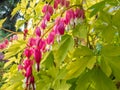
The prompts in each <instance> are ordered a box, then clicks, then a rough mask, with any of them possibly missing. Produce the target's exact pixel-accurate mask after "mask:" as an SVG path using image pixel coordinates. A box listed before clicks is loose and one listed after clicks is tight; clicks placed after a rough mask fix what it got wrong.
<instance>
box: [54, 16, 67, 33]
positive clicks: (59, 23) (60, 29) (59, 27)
mask: <svg viewBox="0 0 120 90" xmlns="http://www.w3.org/2000/svg"><path fill="white" fill-rule="evenodd" d="M55 24H56V25H55V26H54V31H55V33H57V34H58V35H63V34H64V31H65V25H64V21H63V19H62V18H58V19H56V21H55Z"/></svg>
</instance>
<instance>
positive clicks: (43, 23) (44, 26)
mask: <svg viewBox="0 0 120 90" xmlns="http://www.w3.org/2000/svg"><path fill="white" fill-rule="evenodd" d="M46 26H47V25H46V20H45V19H43V20H42V22H41V28H42V29H45V28H46Z"/></svg>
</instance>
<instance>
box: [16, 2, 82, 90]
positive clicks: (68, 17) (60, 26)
mask: <svg viewBox="0 0 120 90" xmlns="http://www.w3.org/2000/svg"><path fill="white" fill-rule="evenodd" d="M58 4H60V5H62V6H66V7H68V6H69V1H67V0H54V9H57V7H58ZM54 9H53V7H52V6H50V5H49V4H46V5H45V6H44V7H43V9H42V12H43V13H44V17H43V19H42V21H41V23H40V26H37V27H36V28H35V36H34V37H31V38H30V39H29V40H28V44H27V47H26V48H25V50H24V53H23V54H24V56H25V57H26V58H25V59H24V60H23V63H22V64H21V65H19V67H18V69H19V70H22V73H23V75H24V76H25V84H26V89H28V88H32V89H33V90H35V80H34V76H33V73H32V70H33V69H32V68H33V65H36V70H37V71H39V70H40V62H41V60H42V55H43V53H45V52H46V51H49V50H51V47H52V44H53V43H54V41H55V38H56V37H57V41H58V42H59V41H60V37H61V36H62V35H63V34H64V33H65V30H66V29H68V27H69V26H70V25H71V26H73V25H74V26H75V25H77V24H78V23H79V20H82V19H84V10H82V9H80V8H76V9H75V10H74V9H69V10H67V11H66V13H65V16H64V17H58V18H57V19H56V20H55V23H54V26H53V28H52V29H51V31H50V33H49V34H48V37H45V38H44V37H43V35H44V34H43V33H42V32H43V30H44V29H45V28H46V27H47V22H48V21H50V17H51V16H52V14H53V13H54ZM69 29H70V28H69ZM24 36H26V35H24ZM31 86H32V87H31ZM28 90H29V89H28Z"/></svg>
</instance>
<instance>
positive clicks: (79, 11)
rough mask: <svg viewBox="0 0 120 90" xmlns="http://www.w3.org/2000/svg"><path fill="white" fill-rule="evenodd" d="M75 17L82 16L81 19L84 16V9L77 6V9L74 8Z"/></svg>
mask: <svg viewBox="0 0 120 90" xmlns="http://www.w3.org/2000/svg"><path fill="white" fill-rule="evenodd" d="M75 17H76V18H82V19H84V17H85V15H84V10H83V9H79V8H77V9H76V10H75Z"/></svg>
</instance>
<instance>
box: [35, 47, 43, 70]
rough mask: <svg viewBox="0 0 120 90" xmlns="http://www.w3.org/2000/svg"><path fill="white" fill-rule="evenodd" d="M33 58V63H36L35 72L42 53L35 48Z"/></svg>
mask: <svg viewBox="0 0 120 90" xmlns="http://www.w3.org/2000/svg"><path fill="white" fill-rule="evenodd" d="M34 58H35V61H36V63H37V71H39V64H40V61H41V58H42V53H41V51H40V50H39V49H37V48H35V49H34Z"/></svg>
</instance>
